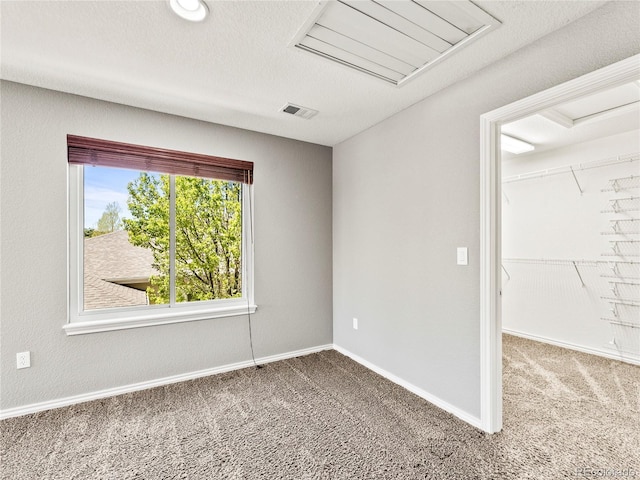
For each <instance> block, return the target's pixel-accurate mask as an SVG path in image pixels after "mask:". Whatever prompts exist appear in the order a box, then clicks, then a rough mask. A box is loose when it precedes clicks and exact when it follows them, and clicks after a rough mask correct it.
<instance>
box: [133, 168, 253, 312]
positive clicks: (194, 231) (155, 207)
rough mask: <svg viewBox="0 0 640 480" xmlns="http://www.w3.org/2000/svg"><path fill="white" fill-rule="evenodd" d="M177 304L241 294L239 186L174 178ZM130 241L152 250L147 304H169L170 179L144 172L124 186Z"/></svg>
mask: <svg viewBox="0 0 640 480" xmlns="http://www.w3.org/2000/svg"><path fill="white" fill-rule="evenodd" d="M175 183H176V202H175V203H176V251H175V262H176V301H178V302H189V301H198V300H213V299H221V298H233V297H239V296H241V294H242V281H241V270H242V269H241V252H242V201H241V199H242V185H241V184H240V183H236V182H227V181H223V180H210V179H204V178H194V177H180V176H176V178H175ZM127 189H128V191H129V199H128V201H127V205H128V207H129V211H130V212H131V218H127V219H124V228H125V230H127V231H128V233H129V241H130V242H131V243H132V244H133V245H136V246H141V247H145V248H149V249H151V251H152V252H153V258H154V264H153V266H154V268H155V269H156V270H158V272H160V273H159V275H156V276H153V277H151V287H149V289H148V291H147V293H148V295H149V300H150V302H151V303H168V301H169V175H153V174H149V173H146V172H142V173H140V176H139V177H138V178H137V179H136V180H135V181H133V182H130V183H129V184H128V186H127Z"/></svg>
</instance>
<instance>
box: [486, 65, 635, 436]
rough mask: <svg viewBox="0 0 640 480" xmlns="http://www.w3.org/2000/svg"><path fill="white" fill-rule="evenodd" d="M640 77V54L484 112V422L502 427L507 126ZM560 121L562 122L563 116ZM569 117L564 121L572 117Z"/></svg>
mask: <svg viewBox="0 0 640 480" xmlns="http://www.w3.org/2000/svg"><path fill="white" fill-rule="evenodd" d="M638 79H640V55H635V56H633V57H630V58H628V59H625V60H623V61H620V62H617V63H615V64H613V65H610V66H607V67H604V68H602V69H600V70H597V71H595V72H592V73H589V74H586V75H584V76H582V77H579V78H576V79H574V80H571V81H569V82H566V83H563V84H561V85H558V86H556V87H553V88H550V89H548V90H545V91H543V92H540V93H537V94H535V95H532V96H530V97H527V98H525V99H522V100H519V101H517V102H514V103H512V104H510V105H506V106H504V107H501V108H499V109H496V110H493V111H491V112H488V113H486V114H484V115H482V116H481V118H480V124H481V138H480V140H481V152H480V161H481V166H480V167H481V168H480V172H481V173H480V177H481V178H480V181H481V185H480V221H481V236H480V275H481V277H480V308H481V313H480V335H481V343H480V355H481V365H480V367H481V375H480V377H481V378H480V380H481V424H482V428H483V429H484V430H485V431H487V432H489V433H495V432H498V431H500V430H501V429H502V299H501V296H502V278H503V274H504V270H503V265H502V206H501V203H502V196H503V193H502V173H501V170H502V165H501V161H502V158H501V157H502V156H501V151H500V146H501V143H502V142H501V133H502V126H503V125H505V124H509V123H513V122H516V121H518V120H521V119H523V118H526V117H530V116H532V115H534V114H536V113H539V112H541V111H552V112H554V111H555V110H553V109H554V107H556V106H558V105H560V104H566V103H567V102H571V101H575V100H577V99H579V98H582V97H585V96H588V95H593V94H596V93H598V92H602V91H603V90H608V89H612V88H615V87H619V86H622V85H625V84H628V83H630V82H633V81H637V80H638ZM556 120H558V121H562V119H560V118H559V117H558V116H556ZM567 120H568V118H567V119H565V121H567Z"/></svg>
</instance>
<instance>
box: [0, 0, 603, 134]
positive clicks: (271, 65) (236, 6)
mask: <svg viewBox="0 0 640 480" xmlns="http://www.w3.org/2000/svg"><path fill="white" fill-rule="evenodd" d="M206 1H207V4H208V6H209V10H210V15H209V17H208V18H207V19H206V20H205V21H204V22H202V23H190V22H187V21H185V20H182V19H180V18H178V17H177V16H175V15H174V14H173V13H172V12H171V11H170V9H169V7H168V2H166V1H164V0H147V1H144V0H141V1H91V0H84V1H8V0H1V1H0V22H1V23H0V40H1V42H0V43H1V50H0V77H1V78H3V79H5V80H11V81H15V82H20V83H25V84H29V85H35V86H40V87H45V88H50V89H54V90H60V91H64V92H69V93H75V94H79V95H85V96H89V97H94V98H98V99H103V100H108V101H113V102H117V103H122V104H126V105H132V106H136V107H142V108H147V109H151V110H157V111H161V112H166V113H171V114H176V115H182V116H186V117H191V118H196V119H200V120H206V121H210V122H215V123H221V124H225V125H231V126H236V127H241V128H246V129H250V130H256V131H260V132H265V133H270V134H275V135H280V136H284V137H289V138H294V139H298V140H305V141H309V142H313V143H318V144H322V145H335V144H337V143H339V142H341V141H343V140H345V139H347V138H349V137H351V136H353V135H355V134H357V133H359V132H361V131H363V130H365V129H367V128H368V127H370V126H372V125H374V124H376V123H379V122H380V121H382V120H384V119H385V118H387V117H389V116H391V115H393V114H394V113H396V112H399V111H401V110H403V109H404V108H407V107H408V106H410V105H412V104H414V103H416V102H418V101H419V100H422V99H423V98H426V97H427V96H429V95H431V94H433V93H435V92H437V91H438V90H441V89H443V88H445V87H447V86H448V85H451V84H453V83H455V82H457V81H460V80H462V79H464V78H465V77H467V76H469V75H471V74H473V73H474V72H476V71H478V70H480V69H481V68H483V67H485V66H487V65H489V64H490V63H492V62H495V61H496V60H498V59H500V58H502V57H505V56H506V55H508V54H510V53H512V52H514V51H515V50H517V49H519V48H521V47H523V46H525V45H527V44H529V43H531V42H532V41H534V40H536V39H537V38H540V37H542V36H544V35H546V34H548V33H550V32H552V31H554V30H556V29H558V28H561V27H563V26H565V25H566V24H567V23H569V22H571V21H574V20H576V19H577V18H579V17H581V16H583V15H585V14H587V13H589V12H590V11H592V10H594V9H596V8H598V7H599V6H601V5H602V4H603V3H605V2H603V1H571V2H566V1H502V2H500V1H476V2H474V3H475V4H476V5H478V6H479V7H481V8H482V9H483V10H485V11H486V12H487V13H489V14H490V15H492V16H493V17H495V18H496V19H498V20H499V21H500V22H501V23H502V24H501V25H500V26H499V27H498V28H497V29H496V30H495V31H491V32H490V33H488V34H486V35H485V36H483V37H482V38H480V39H478V40H477V41H476V42H474V43H473V44H471V45H469V46H466V47H465V48H462V49H461V50H460V51H458V52H456V53H454V54H453V55H451V56H449V57H447V58H446V60H445V61H443V62H442V63H440V64H439V65H437V66H434V67H433V68H431V69H430V70H428V71H427V72H425V73H424V74H421V75H420V76H418V77H417V78H415V79H414V80H412V81H410V82H408V83H407V84H405V85H403V86H402V87H396V86H394V85H391V84H389V83H386V82H384V81H382V80H379V79H376V78H373V77H370V76H368V75H366V74H364V73H361V72H358V71H355V70H353V69H350V68H347V67H345V66H342V65H339V64H335V63H333V62H331V61H328V60H326V59H323V58H321V57H318V56H316V55H313V54H310V53H308V52H304V51H301V50H299V49H296V48H294V47H293V46H291V45H290V43H291V41H292V40H293V39H294V37H295V35H296V33H297V32H298V30H299V29H300V28H301V26H302V25H303V24H304V23H305V22H306V21H307V20H308V18H309V16H310V15H311V13H312V12H313V10H314V9H315V8H316V6H317V3H318V2H316V1H212V0H206ZM399 1H405V0H399ZM287 102H291V103H294V104H297V105H302V106H305V107H309V108H312V109H316V110H319V112H320V113H319V114H318V115H316V116H315V117H313V119H311V120H305V119H302V118H298V117H293V116H291V115H288V114H285V113H281V112H280V109H281V108H282V107H283V105H284V104H285V103H287Z"/></svg>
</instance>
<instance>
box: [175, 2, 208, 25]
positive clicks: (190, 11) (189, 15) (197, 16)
mask: <svg viewBox="0 0 640 480" xmlns="http://www.w3.org/2000/svg"><path fill="white" fill-rule="evenodd" d="M169 6H170V7H171V10H173V11H174V12H175V14H176V15H178V16H180V17H182V18H184V19H185V20H189V21H191V22H201V21H202V20H204V19H205V18H206V17H207V14H208V13H209V9H208V8H207V4H206V3H204V1H203V0H169Z"/></svg>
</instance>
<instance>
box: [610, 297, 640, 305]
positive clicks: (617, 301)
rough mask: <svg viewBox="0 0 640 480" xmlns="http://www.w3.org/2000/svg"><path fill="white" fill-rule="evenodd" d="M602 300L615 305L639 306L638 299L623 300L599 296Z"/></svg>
mask: <svg viewBox="0 0 640 480" xmlns="http://www.w3.org/2000/svg"><path fill="white" fill-rule="evenodd" d="M600 298H601V299H602V300H606V301H607V302H609V303H615V304H616V305H627V306H629V307H640V301H637V300H623V299H621V298H613V297H600Z"/></svg>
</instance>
